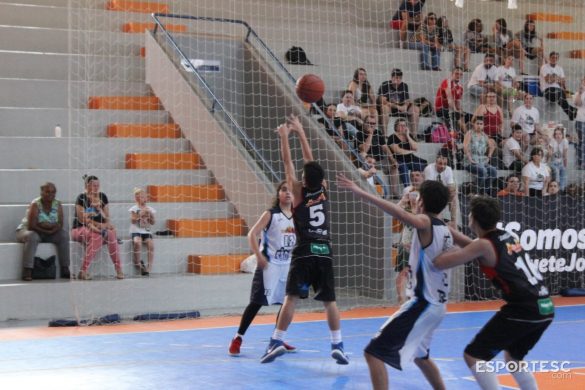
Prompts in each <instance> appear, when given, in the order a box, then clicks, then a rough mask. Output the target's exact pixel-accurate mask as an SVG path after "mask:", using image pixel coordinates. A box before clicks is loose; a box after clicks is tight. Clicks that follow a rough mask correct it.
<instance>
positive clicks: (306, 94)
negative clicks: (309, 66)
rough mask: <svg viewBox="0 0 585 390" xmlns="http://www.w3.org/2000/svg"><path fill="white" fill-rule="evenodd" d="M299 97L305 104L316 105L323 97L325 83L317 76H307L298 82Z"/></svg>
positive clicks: (303, 76)
mask: <svg viewBox="0 0 585 390" xmlns="http://www.w3.org/2000/svg"><path fill="white" fill-rule="evenodd" d="M296 91H297V96H298V97H299V99H301V100H302V101H303V102H305V103H315V102H317V101H318V100H319V99H321V98H322V97H323V93H324V92H325V83H323V80H321V78H320V77H319V76H317V75H314V74H305V75H302V76H301V78H299V79H298V80H297V86H296Z"/></svg>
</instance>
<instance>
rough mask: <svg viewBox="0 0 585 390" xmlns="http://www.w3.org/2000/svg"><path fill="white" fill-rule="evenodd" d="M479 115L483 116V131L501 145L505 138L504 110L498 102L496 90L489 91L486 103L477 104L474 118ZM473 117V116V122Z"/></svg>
mask: <svg viewBox="0 0 585 390" xmlns="http://www.w3.org/2000/svg"><path fill="white" fill-rule="evenodd" d="M479 116H481V117H483V131H484V132H485V133H486V134H487V136H488V137H490V138H491V139H492V140H494V141H495V143H496V145H500V143H501V141H502V138H503V126H504V112H503V111H502V108H501V107H500V106H498V104H497V103H496V93H495V92H488V93H487V95H486V103H485V104H480V105H479V106H477V108H476V109H475V112H474V113H473V118H476V117H479ZM473 118H471V121H472V122H473Z"/></svg>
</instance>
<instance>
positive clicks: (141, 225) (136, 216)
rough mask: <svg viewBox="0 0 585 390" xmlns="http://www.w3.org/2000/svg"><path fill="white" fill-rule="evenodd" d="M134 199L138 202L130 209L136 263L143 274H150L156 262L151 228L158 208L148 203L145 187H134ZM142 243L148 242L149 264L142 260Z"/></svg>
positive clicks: (131, 234)
mask: <svg viewBox="0 0 585 390" xmlns="http://www.w3.org/2000/svg"><path fill="white" fill-rule="evenodd" d="M134 199H135V200H136V204H135V205H134V206H132V207H130V209H129V210H128V211H129V212H130V222H131V223H130V236H131V237H132V246H133V249H134V255H133V258H134V265H135V266H136V268H138V270H139V271H140V274H141V275H142V276H148V275H149V274H150V272H151V271H152V264H153V262H154V243H153V241H152V233H151V231H150V228H151V227H152V225H153V224H154V214H155V213H156V210H155V209H153V208H152V207H150V206H147V205H146V193H145V192H144V190H143V189H141V188H136V189H134ZM142 243H145V244H146V248H147V251H148V265H144V262H142V261H141V260H140V252H141V251H142Z"/></svg>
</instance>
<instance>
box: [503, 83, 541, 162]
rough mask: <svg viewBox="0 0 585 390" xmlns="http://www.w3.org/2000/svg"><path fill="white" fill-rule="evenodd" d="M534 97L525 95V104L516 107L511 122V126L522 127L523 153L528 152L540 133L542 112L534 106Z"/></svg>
mask: <svg viewBox="0 0 585 390" xmlns="http://www.w3.org/2000/svg"><path fill="white" fill-rule="evenodd" d="M533 102H534V96H532V95H531V94H529V93H525V94H524V104H523V105H521V106H518V107H516V109H515V110H514V113H513V114H512V119H511V120H510V126H512V127H514V125H515V124H518V125H520V126H521V127H522V131H523V132H524V134H523V135H522V137H523V142H522V146H523V151H524V152H526V151H527V150H528V145H530V142H531V140H532V138H533V137H535V136H536V134H537V133H540V112H539V111H538V109H537V108H536V107H534V106H533V105H532V104H533Z"/></svg>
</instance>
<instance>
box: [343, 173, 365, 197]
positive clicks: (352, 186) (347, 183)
mask: <svg viewBox="0 0 585 390" xmlns="http://www.w3.org/2000/svg"><path fill="white" fill-rule="evenodd" d="M337 187H339V188H343V189H346V190H350V191H354V192H355V191H356V190H358V189H359V188H360V187H359V186H358V185H357V184H356V183H354V182H353V181H351V180H350V179H348V178H347V177H345V175H344V174H343V173H339V174H338V175H337Z"/></svg>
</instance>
